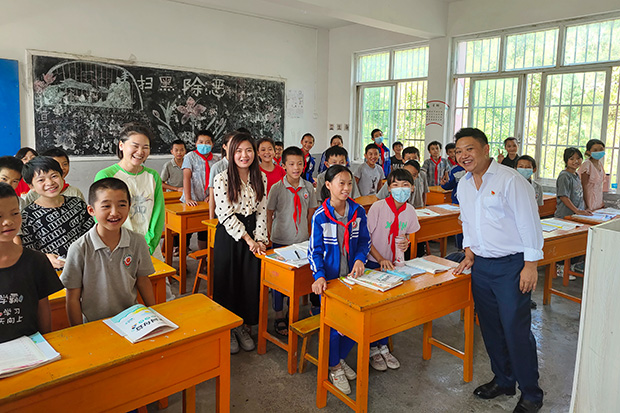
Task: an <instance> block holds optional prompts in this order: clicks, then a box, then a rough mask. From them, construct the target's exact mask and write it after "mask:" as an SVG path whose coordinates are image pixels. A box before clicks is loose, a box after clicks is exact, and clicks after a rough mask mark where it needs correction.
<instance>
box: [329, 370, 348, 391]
mask: <svg viewBox="0 0 620 413" xmlns="http://www.w3.org/2000/svg"><path fill="white" fill-rule="evenodd" d="M329 378H330V380H331V381H332V383H334V386H336V388H337V389H338V390H340V391H341V392H343V393H344V394H350V393H351V386H350V385H349V380H347V376H346V374H345V373H344V369H343V368H342V367H338V368H335V369H332V371H330V372H329Z"/></svg>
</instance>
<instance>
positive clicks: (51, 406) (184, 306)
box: [0, 294, 242, 412]
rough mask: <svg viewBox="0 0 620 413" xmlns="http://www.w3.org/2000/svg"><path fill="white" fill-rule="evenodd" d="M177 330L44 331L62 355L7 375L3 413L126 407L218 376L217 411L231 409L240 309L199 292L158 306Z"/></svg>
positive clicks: (100, 327) (189, 399) (190, 400)
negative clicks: (147, 333)
mask: <svg viewBox="0 0 620 413" xmlns="http://www.w3.org/2000/svg"><path fill="white" fill-rule="evenodd" d="M155 308H156V309H157V311H158V312H160V313H161V314H163V315H164V316H165V317H167V318H169V319H170V320H171V321H173V322H174V323H176V324H177V325H178V326H179V329H178V330H175V331H172V332H170V333H167V334H164V335H161V336H158V337H155V338H153V339H150V340H145V341H142V342H140V343H136V344H131V343H130V342H129V341H127V340H126V339H124V338H122V337H120V336H119V335H118V334H116V333H114V332H113V331H112V330H111V329H110V328H109V327H108V326H106V325H105V324H104V323H103V321H95V322H92V323H87V324H83V325H79V326H75V327H72V328H68V329H65V330H61V331H56V332H53V333H49V334H46V335H45V338H46V339H47V341H48V342H49V343H50V345H51V346H52V347H54V349H56V351H58V352H59V353H60V354H61V355H62V359H61V360H59V361H55V362H53V363H50V364H48V365H45V366H42V367H39V368H36V369H34V370H30V371H27V372H25V373H21V374H18V375H16V376H13V377H8V378H5V379H2V386H0V411H3V412H8V411H31V412H36V411H41V412H60V411H68V410H70V411H76V412H79V411H83V412H85V411H107V410H113V411H118V412H126V411H129V410H132V409H135V408H138V407H141V406H145V405H146V404H148V403H151V402H154V401H156V400H159V399H162V398H164V397H166V396H169V395H171V394H173V393H176V392H179V391H183V410H184V411H190V412H193V411H195V409H196V400H195V397H196V396H195V395H196V389H195V387H194V386H195V385H196V384H199V383H202V382H203V381H206V380H209V379H212V378H216V400H217V407H218V411H220V412H228V411H230V329H231V328H233V327H236V326H239V325H241V323H242V320H241V318H239V317H238V316H236V315H235V314H233V313H231V312H230V311H228V310H226V309H225V308H223V307H221V306H220V305H218V304H216V303H215V302H213V301H212V300H210V299H209V298H207V297H206V296H204V295H202V294H195V295H191V296H188V297H182V298H179V299H177V300H174V301H170V302H167V303H163V304H159V305H157V306H155Z"/></svg>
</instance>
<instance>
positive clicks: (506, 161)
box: [502, 155, 519, 169]
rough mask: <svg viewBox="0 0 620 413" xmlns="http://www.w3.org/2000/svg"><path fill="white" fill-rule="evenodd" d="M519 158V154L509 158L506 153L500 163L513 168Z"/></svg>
mask: <svg viewBox="0 0 620 413" xmlns="http://www.w3.org/2000/svg"><path fill="white" fill-rule="evenodd" d="M518 159H519V155H517V156H515V158H514V159H510V158H509V157H508V155H506V156H505V157H504V160H503V161H502V165H506V166H508V167H510V168H512V169H514V168H515V167H516V166H517V160H518Z"/></svg>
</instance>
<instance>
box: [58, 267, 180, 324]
mask: <svg viewBox="0 0 620 413" xmlns="http://www.w3.org/2000/svg"><path fill="white" fill-rule="evenodd" d="M151 261H152V262H153V267H155V272H154V273H153V274H151V275H149V280H151V284H152V285H153V293H154V294H155V303H156V304H161V303H165V302H166V278H167V277H171V276H172V275H173V274H175V273H176V272H177V270H175V269H174V268H173V267H171V266H169V265H167V264H166V263H163V262H161V261H160V260H158V259H157V258H154V257H151ZM56 273H57V274H58V276H60V274H61V273H62V271H61V270H58V271H56ZM66 294H67V291H66V290H65V289H64V288H63V289H62V290H60V291H57V292H55V293H54V294H52V295H50V297H49V301H50V310H51V312H52V331H56V330H61V329H63V328H67V327H69V319H68V318H67V307H66V300H65V297H66ZM138 297H140V294H139V293H138Z"/></svg>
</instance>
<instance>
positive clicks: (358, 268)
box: [347, 260, 366, 278]
mask: <svg viewBox="0 0 620 413" xmlns="http://www.w3.org/2000/svg"><path fill="white" fill-rule="evenodd" d="M365 269H366V268H365V267H364V263H363V262H361V261H360V260H356V261H355V262H354V263H353V268H352V269H351V272H350V273H349V274H347V275H348V276H350V277H353V278H357V277H359V276H360V275H362V274H364V270H365Z"/></svg>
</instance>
